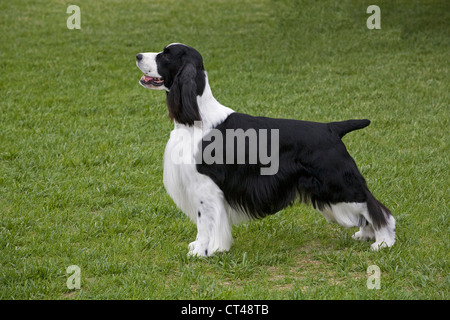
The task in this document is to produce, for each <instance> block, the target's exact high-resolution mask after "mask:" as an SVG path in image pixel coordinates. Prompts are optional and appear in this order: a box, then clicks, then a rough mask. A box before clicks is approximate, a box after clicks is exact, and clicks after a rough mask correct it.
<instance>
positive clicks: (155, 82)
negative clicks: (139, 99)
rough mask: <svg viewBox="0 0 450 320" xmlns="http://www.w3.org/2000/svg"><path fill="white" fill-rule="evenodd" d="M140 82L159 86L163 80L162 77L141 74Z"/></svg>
mask: <svg viewBox="0 0 450 320" xmlns="http://www.w3.org/2000/svg"><path fill="white" fill-rule="evenodd" d="M140 82H141V83H142V84H145V85H151V86H154V87H160V86H162V85H163V84H164V80H163V79H162V78H155V77H149V76H146V75H143V76H142V77H141V80H140Z"/></svg>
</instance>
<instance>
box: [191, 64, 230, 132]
mask: <svg viewBox="0 0 450 320" xmlns="http://www.w3.org/2000/svg"><path fill="white" fill-rule="evenodd" d="M205 78H206V79H205V80H206V84H205V89H204V90H203V94H202V95H201V96H197V104H198V109H199V112H200V117H201V118H202V127H203V128H205V129H209V128H213V127H215V126H217V125H218V124H219V123H221V122H222V121H224V120H225V119H226V118H227V117H228V116H229V115H230V114H231V113H233V112H234V110H232V109H230V108H228V107H225V106H224V105H222V104H221V103H220V102H218V101H217V100H216V98H214V96H213V94H212V91H211V87H210V85H209V81H208V75H207V73H206V71H205Z"/></svg>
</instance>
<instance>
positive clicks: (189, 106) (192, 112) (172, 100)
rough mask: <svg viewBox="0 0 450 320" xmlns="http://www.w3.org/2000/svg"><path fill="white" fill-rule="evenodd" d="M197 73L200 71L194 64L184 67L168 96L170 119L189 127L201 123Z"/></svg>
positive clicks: (176, 77)
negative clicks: (196, 122)
mask: <svg viewBox="0 0 450 320" xmlns="http://www.w3.org/2000/svg"><path fill="white" fill-rule="evenodd" d="M197 73H198V70H197V68H196V67H195V66H194V65H193V64H191V63H187V64H185V65H183V66H182V67H181V69H180V70H179V71H178V73H177V75H176V76H175V79H174V80H173V83H172V86H171V87H170V91H169V93H168V94H167V106H168V108H169V116H170V118H171V119H172V120H175V121H176V122H178V123H181V124H186V125H189V126H192V125H194V121H201V117H200V113H199V110H198V104H197V91H198V90H197V89H198V88H197V79H198V74H197Z"/></svg>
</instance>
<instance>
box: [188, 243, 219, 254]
mask: <svg viewBox="0 0 450 320" xmlns="http://www.w3.org/2000/svg"><path fill="white" fill-rule="evenodd" d="M212 254H213V252H208V247H207V246H205V245H202V244H201V243H200V242H199V241H198V240H196V241H194V242H191V243H189V252H188V256H198V257H208V256H210V255H212Z"/></svg>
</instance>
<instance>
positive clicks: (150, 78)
mask: <svg viewBox="0 0 450 320" xmlns="http://www.w3.org/2000/svg"><path fill="white" fill-rule="evenodd" d="M152 79H153V78H152V77H149V76H146V75H143V76H142V77H141V80H144V81H145V82H148V81H150V80H152Z"/></svg>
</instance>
